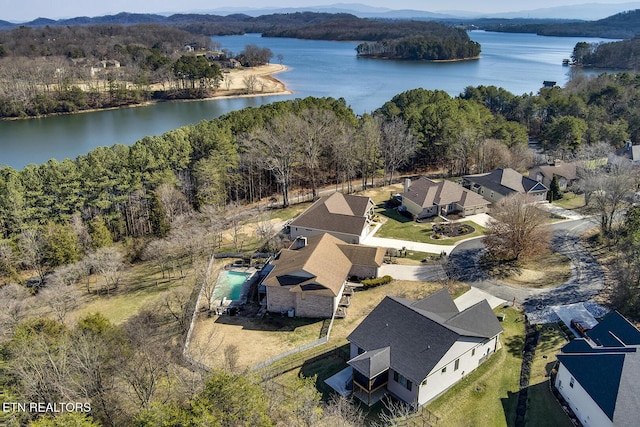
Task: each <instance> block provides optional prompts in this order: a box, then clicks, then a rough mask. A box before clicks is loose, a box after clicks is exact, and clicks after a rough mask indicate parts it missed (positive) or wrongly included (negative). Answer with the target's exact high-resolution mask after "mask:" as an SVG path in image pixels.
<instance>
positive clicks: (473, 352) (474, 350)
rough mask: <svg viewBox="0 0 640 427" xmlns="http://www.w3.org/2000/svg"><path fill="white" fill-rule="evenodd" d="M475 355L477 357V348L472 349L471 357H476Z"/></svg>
mask: <svg viewBox="0 0 640 427" xmlns="http://www.w3.org/2000/svg"><path fill="white" fill-rule="evenodd" d="M475 355H476V349H475V348H472V349H471V356H475Z"/></svg>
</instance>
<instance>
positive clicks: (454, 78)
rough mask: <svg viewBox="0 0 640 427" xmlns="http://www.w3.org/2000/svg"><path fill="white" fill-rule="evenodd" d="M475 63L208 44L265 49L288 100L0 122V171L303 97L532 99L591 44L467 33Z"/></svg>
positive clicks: (272, 43) (344, 49)
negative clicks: (497, 92)
mask: <svg viewBox="0 0 640 427" xmlns="http://www.w3.org/2000/svg"><path fill="white" fill-rule="evenodd" d="M470 35H471V38H472V39H474V40H475V41H477V42H479V43H480V44H481V45H482V53H481V58H480V59H478V60H472V61H460V62H443V63H429V62H405V61H386V60H376V59H364V58H357V57H356V54H355V47H356V46H357V44H358V43H356V42H331V41H318V40H297V39H282V38H263V37H260V35H258V34H247V35H244V36H226V37H214V38H213V39H214V40H215V41H218V42H220V43H221V44H222V47H223V48H226V49H229V50H231V51H232V52H235V53H238V52H240V51H241V50H243V49H244V47H245V46H246V45H248V44H255V45H258V46H261V47H268V48H270V49H271V50H272V52H273V53H274V55H276V56H274V59H273V61H278V60H277V55H279V54H281V55H282V57H283V60H282V63H283V64H284V65H286V66H287V67H289V71H288V72H286V73H281V74H278V75H277V76H276V77H277V78H278V79H280V80H282V81H283V82H284V83H285V84H286V85H287V87H288V88H289V89H290V90H292V91H293V92H294V95H286V96H269V97H256V98H240V99H223V100H211V101H197V102H165V103H159V104H154V105H150V106H146V107H139V108H125V109H119V110H108V111H98V112H91V113H83V114H75V115H68V116H59V117H49V118H43V119H32V120H21V121H0V165H8V166H11V167H13V168H16V169H21V168H23V167H24V166H25V165H27V164H29V163H36V164H38V163H44V162H46V161H47V160H49V159H51V158H55V159H57V160H62V159H64V158H67V157H70V158H75V157H76V156H78V155H81V154H85V153H87V152H89V151H90V150H91V149H93V148H95V147H98V146H110V145H113V144H115V143H122V144H127V145H130V144H133V143H134V142H135V141H137V140H139V139H140V138H142V137H143V136H146V135H160V134H162V133H164V132H167V131H169V130H172V129H175V128H178V127H180V126H185V125H188V124H193V123H197V122H199V121H201V120H209V119H212V118H214V117H218V116H220V115H222V114H225V113H227V112H229V111H233V110H238V109H241V108H244V107H248V106H259V105H262V104H265V103H269V102H274V101H278V100H283V99H291V98H295V97H306V96H321V97H324V96H331V97H334V98H344V99H345V100H346V102H347V104H348V105H350V106H351V107H352V108H353V110H354V111H355V112H356V113H357V114H363V113H366V112H371V111H374V110H375V109H377V108H379V107H381V106H382V105H383V104H384V103H385V102H386V101H388V100H390V99H391V98H392V97H393V96H394V95H397V94H398V93H401V92H404V91H406V90H409V89H414V88H418V87H423V88H425V89H440V90H444V91H446V92H448V93H449V94H450V95H451V96H457V95H458V94H460V93H461V92H462V91H463V90H464V88H465V87H467V86H478V85H495V86H498V87H503V88H505V89H507V90H509V91H510V92H512V93H514V94H517V95H521V94H524V93H534V94H535V93H537V92H538V90H539V89H540V87H541V86H542V82H543V81H544V80H552V81H556V82H557V83H558V84H559V85H564V84H565V83H566V82H567V81H568V80H569V73H570V68H569V67H563V66H562V60H563V59H565V58H569V57H570V56H571V52H572V51H573V47H574V46H575V44H576V43H577V42H579V41H587V42H599V41H603V40H602V39H594V38H572V37H570V38H564V37H542V36H537V35H534V34H509V33H488V32H483V31H473V32H471V33H470Z"/></svg>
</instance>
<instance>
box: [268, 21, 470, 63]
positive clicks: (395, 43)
mask: <svg viewBox="0 0 640 427" xmlns="http://www.w3.org/2000/svg"><path fill="white" fill-rule="evenodd" d="M263 35H264V36H265V37H293V38H300V39H312V40H351V41H354V40H361V41H364V43H361V44H360V45H358V47H357V48H356V51H357V53H358V56H361V57H371V58H386V59H403V60H456V59H468V58H474V57H477V56H478V55H479V54H480V44H479V43H476V42H474V41H472V40H471V39H470V38H469V35H468V34H467V32H466V31H465V30H463V29H461V28H455V27H452V26H450V25H445V24H441V23H438V22H424V21H384V22H383V21H375V20H370V19H362V18H357V17H355V16H352V15H340V14H339V15H335V18H334V19H331V20H327V21H324V22H320V23H312V24H309V25H305V26H302V27H297V28H291V29H276V30H270V31H265V32H264V33H263Z"/></svg>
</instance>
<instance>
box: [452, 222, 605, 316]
mask: <svg viewBox="0 0 640 427" xmlns="http://www.w3.org/2000/svg"><path fill="white" fill-rule="evenodd" d="M596 225H597V224H594V223H593V222H592V221H591V220H589V219H581V220H574V221H565V222H560V223H556V224H553V225H552V226H551V229H552V230H553V240H552V247H553V249H554V250H556V251H558V252H560V253H561V254H563V255H565V256H567V257H568V258H569V259H570V260H571V264H572V266H573V267H572V275H571V279H569V281H568V282H567V283H565V284H563V285H561V286H559V287H557V288H553V289H532V288H522V287H516V286H511V285H508V284H506V283H504V282H501V281H499V280H496V279H493V278H492V277H490V276H489V275H487V274H486V273H484V272H483V271H482V269H480V268H479V266H478V260H479V259H480V256H481V255H482V254H483V253H484V250H485V249H484V245H483V244H482V239H474V240H469V241H466V242H463V243H460V244H459V245H457V246H456V247H455V248H454V249H453V250H452V252H451V253H450V255H449V260H448V263H447V266H446V268H447V274H448V275H449V277H451V278H453V279H456V280H459V281H461V282H466V283H468V284H469V285H471V286H474V287H477V288H480V289H482V290H484V291H485V292H488V293H490V294H491V295H495V296H497V297H499V298H502V299H505V300H507V301H513V299H514V298H515V299H516V302H517V303H518V304H522V305H523V306H524V307H525V309H526V310H527V312H534V311H537V310H540V309H544V308H545V307H548V306H551V305H563V304H572V303H577V302H583V301H588V300H589V299H591V298H593V297H594V296H595V295H597V294H598V292H599V291H600V290H601V289H602V287H603V286H604V274H603V272H602V268H601V267H600V265H599V264H598V262H597V260H596V259H595V258H594V257H593V256H591V254H589V253H588V252H587V251H586V249H585V248H584V247H583V246H582V245H581V244H580V235H581V234H582V233H583V232H584V231H586V230H588V229H590V228H593V227H594V226H596Z"/></svg>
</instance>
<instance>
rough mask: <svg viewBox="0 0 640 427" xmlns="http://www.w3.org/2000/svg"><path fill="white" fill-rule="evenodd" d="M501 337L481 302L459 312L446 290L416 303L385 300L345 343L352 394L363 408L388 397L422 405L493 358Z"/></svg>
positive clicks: (500, 328)
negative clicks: (349, 349)
mask: <svg viewBox="0 0 640 427" xmlns="http://www.w3.org/2000/svg"><path fill="white" fill-rule="evenodd" d="M501 333H502V326H500V323H499V321H498V319H497V318H496V316H495V314H494V313H493V311H492V310H491V307H490V306H489V304H488V303H487V301H486V300H483V301H481V302H479V303H477V304H475V305H473V306H471V307H469V308H467V309H465V310H463V311H459V310H458V308H457V307H456V305H455V303H454V302H453V300H452V299H451V297H450V296H449V294H448V292H447V291H446V289H442V290H440V291H438V292H436V293H434V294H433V295H431V296H429V297H427V298H424V299H422V300H419V301H410V300H406V299H403V298H395V297H386V298H385V299H384V300H383V301H382V302H381V303H380V304H379V305H378V306H377V307H376V308H374V309H373V311H372V312H371V313H370V314H369V315H368V316H367V317H366V318H365V319H364V320H363V321H362V323H361V324H360V325H359V326H358V327H357V328H356V329H355V330H354V331H353V332H352V333H351V334H350V335H349V336H348V337H347V339H348V340H349V343H350V345H351V360H349V362H348V363H349V365H350V366H351V367H352V370H353V394H354V395H355V396H356V397H357V398H359V399H360V400H361V401H363V402H364V403H366V404H368V405H372V404H374V403H376V402H377V401H378V400H380V399H381V398H382V397H383V396H384V395H385V394H387V393H389V394H391V395H393V396H395V397H396V398H398V399H400V400H402V401H403V402H405V403H407V404H410V405H413V406H421V405H424V404H426V403H428V402H429V401H431V400H433V399H434V398H436V397H437V396H439V395H440V394H442V393H443V392H444V391H446V390H447V389H449V388H450V387H451V386H453V385H454V384H455V383H457V382H458V381H460V380H461V379H462V378H464V377H465V376H466V375H468V374H469V373H471V372H472V371H473V370H474V369H476V368H477V367H478V366H479V365H480V364H481V363H482V362H484V361H485V360H486V359H487V358H488V357H489V356H490V355H491V354H493V353H494V352H495V351H496V350H497V349H498V348H499V335H500V334H501Z"/></svg>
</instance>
